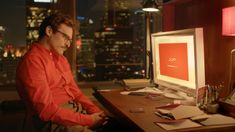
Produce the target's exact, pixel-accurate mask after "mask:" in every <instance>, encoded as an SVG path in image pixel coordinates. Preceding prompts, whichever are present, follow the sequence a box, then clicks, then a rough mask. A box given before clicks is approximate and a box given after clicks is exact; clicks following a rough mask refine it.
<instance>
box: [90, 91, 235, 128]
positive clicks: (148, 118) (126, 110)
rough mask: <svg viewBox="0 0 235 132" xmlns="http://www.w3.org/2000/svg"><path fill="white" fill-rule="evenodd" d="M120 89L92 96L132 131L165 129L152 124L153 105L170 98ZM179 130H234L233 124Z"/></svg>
mask: <svg viewBox="0 0 235 132" xmlns="http://www.w3.org/2000/svg"><path fill="white" fill-rule="evenodd" d="M120 92H121V90H117V89H115V90H111V91H105V92H101V91H99V90H98V91H96V92H95V93H94V96H95V97H96V98H97V99H98V100H99V101H100V103H101V104H103V105H104V107H106V108H107V109H108V111H109V112H111V113H112V114H113V115H114V116H115V117H116V118H118V119H119V120H120V121H121V122H122V123H123V124H127V126H128V127H129V128H130V129H132V130H133V131H135V132H137V131H145V132H163V131H166V130H164V129H162V128H161V127H159V126H158V125H156V124H154V122H155V121H157V120H158V119H160V117H158V116H156V115H155V114H154V111H155V110H156V108H155V107H157V106H161V105H164V104H166V103H171V102H172V101H173V100H171V99H167V98H164V99H161V100H151V99H148V98H146V97H145V96H133V95H121V94H120ZM132 108H143V109H144V112H143V113H131V112H130V109H132ZM179 131H190V132H192V131H206V132H209V131H210V132H211V131H213V132H215V131H223V132H228V131H231V132H232V131H233V132H234V131H235V126H234V125H220V126H202V127H198V128H193V129H181V130H179Z"/></svg>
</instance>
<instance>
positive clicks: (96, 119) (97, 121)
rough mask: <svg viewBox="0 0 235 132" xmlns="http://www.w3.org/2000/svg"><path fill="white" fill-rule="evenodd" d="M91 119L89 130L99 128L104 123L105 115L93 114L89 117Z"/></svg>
mask: <svg viewBox="0 0 235 132" xmlns="http://www.w3.org/2000/svg"><path fill="white" fill-rule="evenodd" d="M91 117H92V119H93V124H92V126H91V129H97V128H99V127H100V126H102V125H103V124H104V123H105V121H106V115H105V114H104V112H99V113H94V114H92V115H91Z"/></svg>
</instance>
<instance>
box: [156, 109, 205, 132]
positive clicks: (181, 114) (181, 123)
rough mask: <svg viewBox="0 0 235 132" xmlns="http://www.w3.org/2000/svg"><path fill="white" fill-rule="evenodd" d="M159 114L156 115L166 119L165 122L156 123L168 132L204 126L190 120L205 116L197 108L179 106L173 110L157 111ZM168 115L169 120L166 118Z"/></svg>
mask: <svg viewBox="0 0 235 132" xmlns="http://www.w3.org/2000/svg"><path fill="white" fill-rule="evenodd" d="M157 112H158V113H156V114H158V115H159V114H162V115H159V116H160V117H163V118H165V120H164V121H163V120H158V121H156V122H155V123H156V124H157V125H159V126H161V127H162V128H164V129H166V130H176V129H183V128H193V127H200V126H202V125H201V124H199V123H196V122H193V121H192V120H190V119H188V118H191V117H194V116H199V115H203V114H204V112H203V111H201V110H200V109H199V108H198V107H196V106H186V105H179V106H177V107H175V108H173V109H157ZM167 115H170V116H169V118H168V119H169V120H167V118H166V116H167ZM172 117H173V118H172Z"/></svg>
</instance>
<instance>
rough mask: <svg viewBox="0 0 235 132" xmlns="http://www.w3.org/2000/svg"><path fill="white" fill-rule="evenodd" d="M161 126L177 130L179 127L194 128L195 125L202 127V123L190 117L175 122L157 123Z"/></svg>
mask: <svg viewBox="0 0 235 132" xmlns="http://www.w3.org/2000/svg"><path fill="white" fill-rule="evenodd" d="M156 124H157V125H159V126H160V127H162V128H163V129H165V130H168V131H169V130H177V129H184V128H194V127H200V126H202V125H200V124H198V123H195V122H193V121H191V120H189V119H186V120H183V121H181V122H175V123H156Z"/></svg>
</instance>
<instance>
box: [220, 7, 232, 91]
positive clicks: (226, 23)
mask: <svg viewBox="0 0 235 132" xmlns="http://www.w3.org/2000/svg"><path fill="white" fill-rule="evenodd" d="M222 35H224V36H235V6H231V7H226V8H223V9H222ZM234 52H235V49H232V50H231V52H230V62H229V63H230V64H229V92H232V90H233V83H232V76H233V75H232V74H233V53H234Z"/></svg>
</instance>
